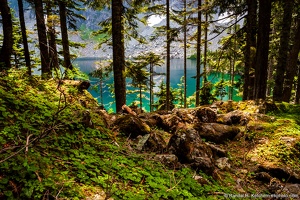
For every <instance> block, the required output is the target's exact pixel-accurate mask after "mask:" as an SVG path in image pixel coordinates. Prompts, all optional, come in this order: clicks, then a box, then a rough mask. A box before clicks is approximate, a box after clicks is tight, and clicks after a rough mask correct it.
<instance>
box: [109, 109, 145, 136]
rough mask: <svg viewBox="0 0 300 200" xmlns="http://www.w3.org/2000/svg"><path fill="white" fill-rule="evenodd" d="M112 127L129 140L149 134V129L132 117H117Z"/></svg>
mask: <svg viewBox="0 0 300 200" xmlns="http://www.w3.org/2000/svg"><path fill="white" fill-rule="evenodd" d="M114 126H115V127H116V128H117V129H118V130H119V131H120V132H121V133H124V134H125V135H126V136H128V137H130V138H136V137H137V136H139V135H146V134H150V131H151V129H150V127H149V126H148V125H147V124H146V123H145V122H143V121H142V120H141V119H139V118H138V117H137V116H134V115H130V114H128V115H122V116H121V117H119V118H118V119H117V120H116V121H115V123H114Z"/></svg>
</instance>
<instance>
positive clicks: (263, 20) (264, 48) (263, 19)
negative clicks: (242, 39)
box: [254, 0, 271, 100]
mask: <svg viewBox="0 0 300 200" xmlns="http://www.w3.org/2000/svg"><path fill="white" fill-rule="evenodd" d="M258 17H259V21H258V35H257V50H256V65H255V66H256V68H255V88H254V91H255V99H263V100H264V99H266V90H267V78H268V55H269V43H270V42H269V34H270V22H271V0H260V1H259V15H258Z"/></svg>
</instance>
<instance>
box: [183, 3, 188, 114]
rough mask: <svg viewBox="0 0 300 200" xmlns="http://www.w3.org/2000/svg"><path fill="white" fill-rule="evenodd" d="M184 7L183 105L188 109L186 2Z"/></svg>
mask: <svg viewBox="0 0 300 200" xmlns="http://www.w3.org/2000/svg"><path fill="white" fill-rule="evenodd" d="M183 7H184V10H183V11H184V19H183V20H184V22H183V23H184V24H183V49H184V50H183V68H184V69H183V76H184V80H183V81H184V94H183V105H184V108H186V107H187V104H186V98H187V95H186V92H187V91H186V89H187V88H186V87H187V84H186V79H187V78H186V66H187V63H186V48H187V47H186V46H187V45H186V37H187V21H186V0H183Z"/></svg>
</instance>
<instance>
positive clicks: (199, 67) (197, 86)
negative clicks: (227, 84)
mask: <svg viewBox="0 0 300 200" xmlns="http://www.w3.org/2000/svg"><path fill="white" fill-rule="evenodd" d="M201 5H202V2H201V0H198V21H197V47H196V48H197V53H196V54H197V65H196V68H197V69H196V102H195V106H199V105H200V73H201V33H202V27H201V25H202V20H201V15H202V13H201Z"/></svg>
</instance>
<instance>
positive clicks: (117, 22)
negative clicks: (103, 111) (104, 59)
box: [112, 0, 126, 112]
mask: <svg viewBox="0 0 300 200" xmlns="http://www.w3.org/2000/svg"><path fill="white" fill-rule="evenodd" d="M122 11H123V4H122V0H113V1H112V41H113V71H114V86H115V99H116V111H117V112H119V111H121V110H122V106H123V105H124V104H126V80H125V76H124V72H125V54H124V52H125V49H124V48H125V47H124V24H123V20H122V14H123V12H122Z"/></svg>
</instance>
